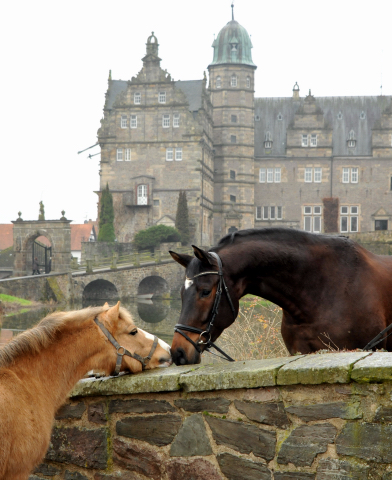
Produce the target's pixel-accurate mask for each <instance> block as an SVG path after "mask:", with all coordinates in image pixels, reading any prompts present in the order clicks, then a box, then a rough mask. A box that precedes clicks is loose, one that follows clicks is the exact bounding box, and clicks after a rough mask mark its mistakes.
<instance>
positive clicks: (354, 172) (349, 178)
mask: <svg viewBox="0 0 392 480" xmlns="http://www.w3.org/2000/svg"><path fill="white" fill-rule="evenodd" d="M350 170H351V175H350ZM358 170H359V169H358V167H352V168H351V169H350V168H349V167H343V168H342V183H350V182H351V183H358V173H359V171H358Z"/></svg>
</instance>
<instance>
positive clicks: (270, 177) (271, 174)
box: [267, 168, 274, 183]
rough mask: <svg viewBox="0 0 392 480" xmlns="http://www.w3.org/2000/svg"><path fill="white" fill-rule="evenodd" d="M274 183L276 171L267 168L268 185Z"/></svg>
mask: <svg viewBox="0 0 392 480" xmlns="http://www.w3.org/2000/svg"><path fill="white" fill-rule="evenodd" d="M273 181H274V169H273V168H267V183H273Z"/></svg>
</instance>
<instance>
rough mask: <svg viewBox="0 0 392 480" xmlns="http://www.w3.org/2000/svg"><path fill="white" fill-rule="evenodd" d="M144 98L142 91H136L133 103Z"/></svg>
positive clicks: (137, 102)
mask: <svg viewBox="0 0 392 480" xmlns="http://www.w3.org/2000/svg"><path fill="white" fill-rule="evenodd" d="M141 100H142V95H141V93H139V92H136V93H135V94H134V95H133V103H135V104H139V103H140V102H141Z"/></svg>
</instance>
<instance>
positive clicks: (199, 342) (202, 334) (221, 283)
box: [174, 252, 237, 362]
mask: <svg viewBox="0 0 392 480" xmlns="http://www.w3.org/2000/svg"><path fill="white" fill-rule="evenodd" d="M208 253H209V254H210V255H212V256H213V257H215V258H216V260H217V262H218V269H219V270H218V271H217V272H216V271H215V270H214V271H210V272H201V273H198V274H197V275H195V276H194V277H192V278H188V277H186V279H187V280H193V279H195V278H197V277H201V276H202V275H219V283H218V288H217V290H216V294H215V300H214V305H213V307H212V310H211V314H210V315H211V320H210V321H209V324H208V326H207V328H206V329H205V330H202V329H201V328H197V327H191V326H189V325H183V324H182V323H177V324H176V325H175V326H174V331H175V332H177V333H179V334H180V335H182V336H183V337H184V338H185V339H186V340H188V342H190V343H191V344H192V345H193V346H194V347H195V349H196V350H197V352H199V353H200V354H201V353H202V350H201V348H200V345H205V349H204V350H205V351H206V352H208V353H211V354H212V355H216V356H218V357H220V358H223V359H224V360H228V361H229V362H235V360H234V359H233V358H231V357H230V356H229V355H227V353H225V352H224V351H223V350H222V349H220V348H219V347H218V346H217V345H215V343H213V342H212V341H211V330H212V327H213V326H214V321H215V318H216V316H217V315H218V308H219V303H220V299H221V296H222V287H223V288H224V291H225V293H226V296H227V300H228V301H229V305H230V308H231V311H232V312H233V316H234V320H235V319H236V317H237V315H236V313H235V309H234V306H233V302H232V301H231V298H230V294H229V290H228V288H227V285H226V282H225V279H224V278H223V271H222V261H221V259H220V257H219V255H218V254H217V253H215V252H208ZM183 330H185V331H186V332H192V333H198V334H199V339H198V340H197V342H194V341H193V340H192V339H191V338H190V337H189V336H188V335H187V334H186V333H184V332H183ZM202 337H205V338H206V339H207V340H202ZM211 347H212V348H215V350H217V351H218V352H219V353H221V354H222V355H224V357H221V356H220V355H217V354H216V353H214V352H211V351H210V350H209V349H210V348H211Z"/></svg>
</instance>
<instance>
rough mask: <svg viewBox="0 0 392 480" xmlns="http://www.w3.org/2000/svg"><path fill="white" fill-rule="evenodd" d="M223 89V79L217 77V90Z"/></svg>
mask: <svg viewBox="0 0 392 480" xmlns="http://www.w3.org/2000/svg"><path fill="white" fill-rule="evenodd" d="M221 87H222V81H221V77H216V88H221Z"/></svg>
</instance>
